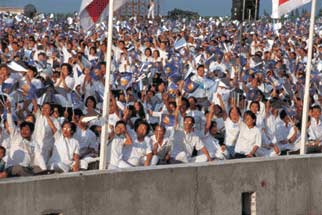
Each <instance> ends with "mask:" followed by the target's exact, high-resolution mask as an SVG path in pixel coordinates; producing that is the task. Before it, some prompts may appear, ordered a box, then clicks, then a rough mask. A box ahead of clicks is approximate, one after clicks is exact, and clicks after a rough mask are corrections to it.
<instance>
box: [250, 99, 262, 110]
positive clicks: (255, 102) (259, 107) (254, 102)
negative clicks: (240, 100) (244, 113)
mask: <svg viewBox="0 0 322 215" xmlns="http://www.w3.org/2000/svg"><path fill="white" fill-rule="evenodd" d="M253 104H257V106H258V111H260V109H261V106H260V104H259V102H258V101H252V102H251V103H250V105H249V107H251V106H252V105H253Z"/></svg>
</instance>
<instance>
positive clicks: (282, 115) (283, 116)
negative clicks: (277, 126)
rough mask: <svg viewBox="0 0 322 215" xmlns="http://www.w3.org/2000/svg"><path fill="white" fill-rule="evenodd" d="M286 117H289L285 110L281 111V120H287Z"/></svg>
mask: <svg viewBox="0 0 322 215" xmlns="http://www.w3.org/2000/svg"><path fill="white" fill-rule="evenodd" d="M285 117H287V113H286V111H285V110H281V112H280V118H281V120H283V119H285Z"/></svg>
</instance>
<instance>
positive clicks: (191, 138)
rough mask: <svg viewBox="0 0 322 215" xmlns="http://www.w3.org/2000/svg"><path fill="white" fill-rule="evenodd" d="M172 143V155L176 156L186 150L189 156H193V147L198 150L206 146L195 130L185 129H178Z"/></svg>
mask: <svg viewBox="0 0 322 215" xmlns="http://www.w3.org/2000/svg"><path fill="white" fill-rule="evenodd" d="M171 139H172V140H171V144H172V146H173V148H172V151H171V157H172V158H175V157H176V155H177V154H179V153H180V152H186V155H187V157H188V158H191V156H192V152H193V149H194V148H196V150H197V151H199V150H200V149H202V148H203V147H204V144H203V142H202V141H201V139H200V137H199V136H198V135H196V134H195V133H194V132H190V133H186V132H185V131H184V130H181V129H179V130H176V131H175V132H174V136H173V138H171Z"/></svg>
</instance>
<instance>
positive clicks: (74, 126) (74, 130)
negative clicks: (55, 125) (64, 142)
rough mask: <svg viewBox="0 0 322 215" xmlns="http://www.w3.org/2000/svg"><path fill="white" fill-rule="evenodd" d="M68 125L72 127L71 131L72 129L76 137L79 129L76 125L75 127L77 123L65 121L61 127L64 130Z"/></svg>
mask: <svg viewBox="0 0 322 215" xmlns="http://www.w3.org/2000/svg"><path fill="white" fill-rule="evenodd" d="M67 124H69V125H70V129H71V130H70V131H71V133H72V135H74V134H75V132H76V128H77V127H76V125H75V123H73V122H69V121H64V122H63V124H62V125H61V127H62V128H63V127H64V125H67Z"/></svg>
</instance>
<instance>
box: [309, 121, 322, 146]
mask: <svg viewBox="0 0 322 215" xmlns="http://www.w3.org/2000/svg"><path fill="white" fill-rule="evenodd" d="M308 133H309V136H310V140H320V141H322V122H321V117H320V119H319V123H318V122H317V120H316V119H315V118H313V117H312V118H311V125H310V127H309V129H308Z"/></svg>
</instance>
